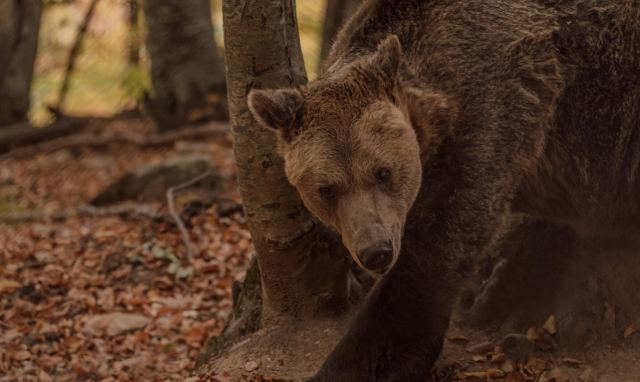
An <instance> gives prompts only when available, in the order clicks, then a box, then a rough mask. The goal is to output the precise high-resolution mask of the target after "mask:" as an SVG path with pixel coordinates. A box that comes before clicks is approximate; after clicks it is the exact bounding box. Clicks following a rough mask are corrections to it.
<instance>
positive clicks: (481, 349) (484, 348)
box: [467, 341, 495, 355]
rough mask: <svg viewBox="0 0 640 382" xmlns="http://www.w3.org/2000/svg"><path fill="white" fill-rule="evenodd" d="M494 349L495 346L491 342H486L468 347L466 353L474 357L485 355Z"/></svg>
mask: <svg viewBox="0 0 640 382" xmlns="http://www.w3.org/2000/svg"><path fill="white" fill-rule="evenodd" d="M494 347H495V346H494V344H493V343H492V342H489V341H487V342H482V343H479V344H476V345H473V346H470V347H468V348H467V351H468V352H469V353H471V354H475V355H480V354H487V353H489V352H491V351H493V348H494Z"/></svg>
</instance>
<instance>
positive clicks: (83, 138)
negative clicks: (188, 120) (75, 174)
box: [0, 122, 229, 160]
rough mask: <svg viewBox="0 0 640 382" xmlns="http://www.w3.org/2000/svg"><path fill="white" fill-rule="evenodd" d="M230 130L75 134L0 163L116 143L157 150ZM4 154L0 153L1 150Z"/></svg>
mask: <svg viewBox="0 0 640 382" xmlns="http://www.w3.org/2000/svg"><path fill="white" fill-rule="evenodd" d="M228 131H229V126H228V125H227V124H226V123H211V122H209V123H207V124H205V125H203V126H198V127H188V128H184V129H181V130H178V131H172V132H168V133H162V134H155V135H151V136H144V135H140V134H114V135H110V136H107V135H98V134H88V133H86V134H75V135H69V136H66V137H63V138H58V139H53V140H50V141H47V142H42V143H38V144H35V145H31V146H26V147H22V148H18V149H14V150H11V151H9V152H8V153H6V154H3V155H0V160H7V159H21V158H28V157H31V156H34V155H36V154H40V153H49V152H54V151H58V150H63V149H69V148H74V147H105V146H108V145H110V144H114V143H126V144H132V145H134V146H137V147H142V148H145V147H156V146H163V145H167V144H171V143H173V142H175V141H178V140H181V139H196V138H203V137H206V136H211V135H221V134H226V133H227V132H228ZM0 152H1V150H0Z"/></svg>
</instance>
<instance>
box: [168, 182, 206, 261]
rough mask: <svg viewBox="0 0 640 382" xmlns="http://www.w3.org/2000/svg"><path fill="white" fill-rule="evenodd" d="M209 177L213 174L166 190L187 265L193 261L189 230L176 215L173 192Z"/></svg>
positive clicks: (170, 212) (178, 215) (170, 211)
mask: <svg viewBox="0 0 640 382" xmlns="http://www.w3.org/2000/svg"><path fill="white" fill-rule="evenodd" d="M211 175H214V172H213V171H207V172H205V173H203V174H200V175H198V176H196V177H195V178H193V179H191V180H189V181H187V182H184V183H182V184H180V185H178V186H175V187H170V188H169V189H168V190H167V206H168V207H169V214H171V217H173V220H174V221H175V224H176V226H177V227H178V229H179V230H180V234H181V235H182V241H183V242H184V246H185V248H186V250H187V260H188V261H189V263H191V261H192V260H193V246H192V244H191V239H190V238H189V230H188V229H187V227H186V226H185V224H184V222H183V221H182V219H181V218H180V214H178V212H177V211H176V205H175V200H174V192H179V191H181V190H184V189H186V188H189V187H191V186H193V185H194V184H196V183H198V182H200V181H201V180H204V179H205V178H207V177H209V176H211Z"/></svg>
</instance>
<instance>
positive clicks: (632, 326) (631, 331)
mask: <svg viewBox="0 0 640 382" xmlns="http://www.w3.org/2000/svg"><path fill="white" fill-rule="evenodd" d="M637 332H638V327H637V326H636V325H635V324H630V325H629V326H627V327H626V329H625V330H624V338H629V337H631V336H632V335H634V334H636V333H637Z"/></svg>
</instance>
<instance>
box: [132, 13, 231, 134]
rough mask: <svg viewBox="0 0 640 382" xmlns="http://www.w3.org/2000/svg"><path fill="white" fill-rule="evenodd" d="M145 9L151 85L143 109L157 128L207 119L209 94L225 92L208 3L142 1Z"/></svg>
mask: <svg viewBox="0 0 640 382" xmlns="http://www.w3.org/2000/svg"><path fill="white" fill-rule="evenodd" d="M143 11H144V15H145V20H146V23H147V28H148V33H147V48H148V50H149V55H150V57H151V82H152V86H153V90H152V93H151V97H150V99H148V100H147V105H146V106H147V110H148V111H149V113H150V114H151V116H152V117H153V119H154V120H155V122H156V124H157V126H158V128H159V129H160V130H171V129H175V128H179V127H181V126H182V125H184V124H187V123H190V122H196V121H199V120H202V119H204V118H206V117H207V116H209V115H210V114H212V113H213V112H212V111H210V109H211V105H209V104H208V96H209V95H210V94H211V93H214V94H218V95H224V92H225V83H224V64H223V62H222V57H221V55H220V53H219V52H218V49H217V47H216V45H215V41H214V34H213V33H214V32H213V26H212V21H211V5H210V2H209V0H164V1H153V0H145V1H144V2H143Z"/></svg>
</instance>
